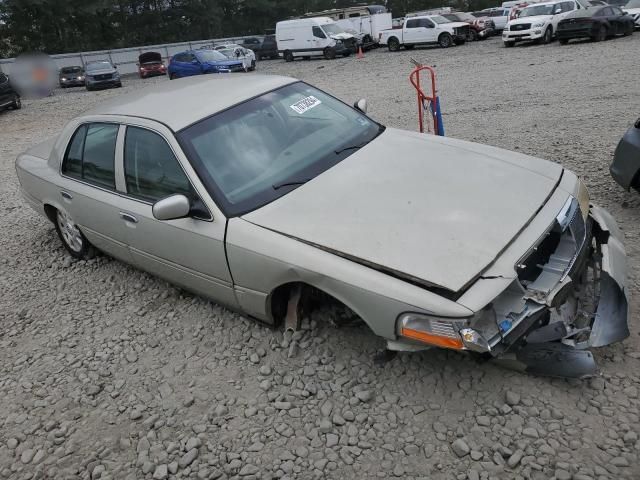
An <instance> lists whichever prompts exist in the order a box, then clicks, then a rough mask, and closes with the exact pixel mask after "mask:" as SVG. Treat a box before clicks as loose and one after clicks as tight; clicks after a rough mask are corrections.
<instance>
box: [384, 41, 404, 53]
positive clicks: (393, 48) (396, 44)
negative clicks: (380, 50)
mask: <svg viewBox="0 0 640 480" xmlns="http://www.w3.org/2000/svg"><path fill="white" fill-rule="evenodd" d="M387 47H388V48H389V51H390V52H397V51H398V50H400V41H399V40H398V39H397V38H396V37H391V38H390V39H389V40H388V41H387ZM405 48H406V45H405Z"/></svg>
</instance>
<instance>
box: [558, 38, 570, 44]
mask: <svg viewBox="0 0 640 480" xmlns="http://www.w3.org/2000/svg"><path fill="white" fill-rule="evenodd" d="M558 42H560V45H566V44H567V43H569V39H568V38H560V39H559V40H558Z"/></svg>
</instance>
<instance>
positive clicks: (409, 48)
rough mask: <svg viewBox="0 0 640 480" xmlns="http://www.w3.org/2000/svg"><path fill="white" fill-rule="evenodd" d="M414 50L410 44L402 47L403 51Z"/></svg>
mask: <svg viewBox="0 0 640 480" xmlns="http://www.w3.org/2000/svg"><path fill="white" fill-rule="evenodd" d="M414 48H416V46H415V45H413V44H412V43H410V44H408V45H405V46H404V49H405V50H413V49H414Z"/></svg>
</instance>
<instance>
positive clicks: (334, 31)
mask: <svg viewBox="0 0 640 480" xmlns="http://www.w3.org/2000/svg"><path fill="white" fill-rule="evenodd" d="M322 29H323V30H324V31H325V33H327V34H329V35H339V34H340V33H344V30H343V29H342V28H340V27H339V26H338V25H336V24H335V23H327V24H326V25H322Z"/></svg>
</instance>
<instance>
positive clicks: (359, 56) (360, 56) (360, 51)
mask: <svg viewBox="0 0 640 480" xmlns="http://www.w3.org/2000/svg"><path fill="white" fill-rule="evenodd" d="M356 58H364V52H363V51H362V45H361V46H360V47H359V48H358V54H357V55H356Z"/></svg>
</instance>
